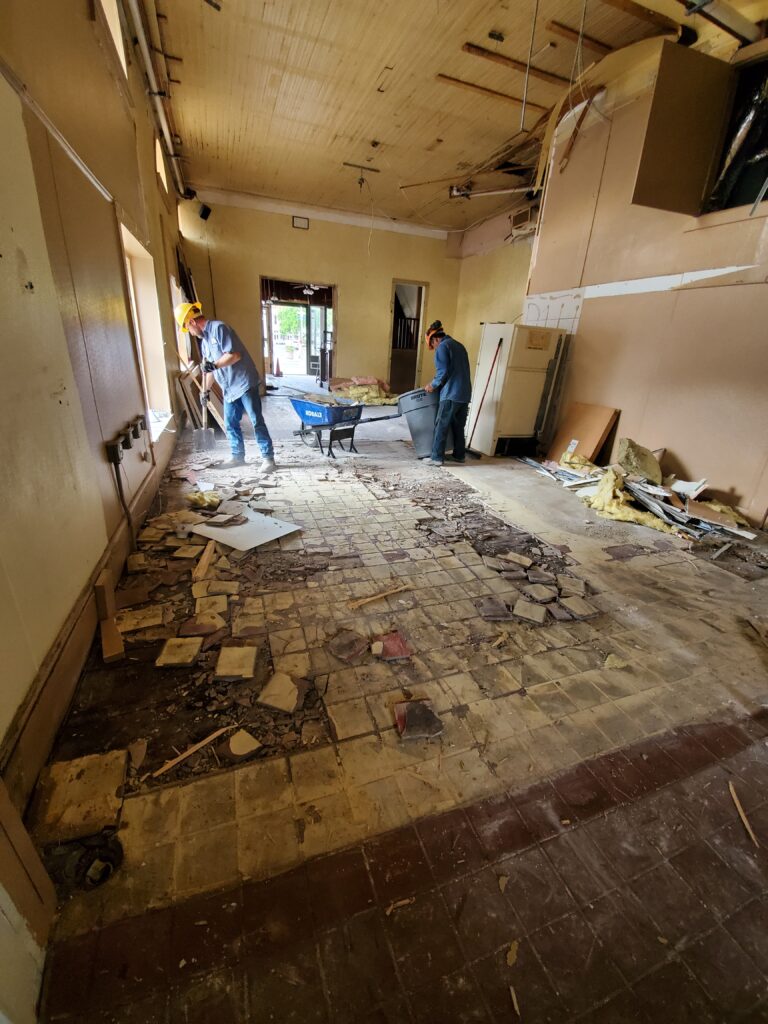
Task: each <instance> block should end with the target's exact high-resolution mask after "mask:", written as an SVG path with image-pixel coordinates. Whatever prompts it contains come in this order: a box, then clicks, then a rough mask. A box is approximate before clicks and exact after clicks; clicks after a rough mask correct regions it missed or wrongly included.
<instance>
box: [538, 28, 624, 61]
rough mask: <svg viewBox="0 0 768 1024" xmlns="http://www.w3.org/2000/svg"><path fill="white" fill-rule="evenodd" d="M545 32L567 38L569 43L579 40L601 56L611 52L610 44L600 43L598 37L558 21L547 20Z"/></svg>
mask: <svg viewBox="0 0 768 1024" xmlns="http://www.w3.org/2000/svg"><path fill="white" fill-rule="evenodd" d="M547 32H551V33H552V34H553V35H556V36H560V37H561V38H562V39H567V40H568V41H569V42H571V43H579V42H581V44H582V46H586V48H587V49H588V50H592V51H593V52H594V53H599V54H600V56H601V57H605V56H606V55H607V54H609V53H613V47H612V46H609V45H608V44H607V43H601V42H600V40H599V39H595V38H594V37H593V36H588V35H587V34H586V33H585V32H579V31H578V29H575V28H569V27H568V25H563V23H562V22H560V21H548V22H547Z"/></svg>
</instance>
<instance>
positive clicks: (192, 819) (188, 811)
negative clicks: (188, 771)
mask: <svg viewBox="0 0 768 1024" xmlns="http://www.w3.org/2000/svg"><path fill="white" fill-rule="evenodd" d="M179 802H180V809H179V832H180V834H181V835H189V834H190V833H192V832H199V831H200V830H201V829H208V828H214V827H215V826H217V825H223V824H224V823H225V822H228V821H232V820H233V819H234V817H235V779H234V775H233V774H232V772H222V773H221V774H218V775H206V776H203V777H202V778H200V779H195V781H194V782H190V783H188V784H187V785H186V786H182V787H181V791H180V794H179Z"/></svg>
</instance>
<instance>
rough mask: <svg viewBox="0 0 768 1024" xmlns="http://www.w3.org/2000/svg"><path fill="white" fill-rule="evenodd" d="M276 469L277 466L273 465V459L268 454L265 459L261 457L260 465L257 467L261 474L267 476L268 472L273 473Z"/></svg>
mask: <svg viewBox="0 0 768 1024" xmlns="http://www.w3.org/2000/svg"><path fill="white" fill-rule="evenodd" d="M276 470H277V466H276V465H275V460H274V459H273V458H272V456H270V457H269V458H267V459H263V460H262V463H261V466H260V467H259V472H260V473H261V474H262V475H263V476H268V475H269V474H270V473H274V472H275V471H276Z"/></svg>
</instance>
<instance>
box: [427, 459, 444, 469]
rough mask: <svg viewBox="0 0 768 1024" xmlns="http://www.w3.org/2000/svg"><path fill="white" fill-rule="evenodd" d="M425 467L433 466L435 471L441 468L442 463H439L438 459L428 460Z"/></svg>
mask: <svg viewBox="0 0 768 1024" xmlns="http://www.w3.org/2000/svg"><path fill="white" fill-rule="evenodd" d="M427 465H428V466H433V467H434V468H435V469H442V468H443V464H442V462H441V461H439V460H438V459H430V460H429V462H428V463H427Z"/></svg>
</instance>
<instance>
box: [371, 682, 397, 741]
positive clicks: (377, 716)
mask: <svg viewBox="0 0 768 1024" xmlns="http://www.w3.org/2000/svg"><path fill="white" fill-rule="evenodd" d="M402 700H405V695H404V694H403V691H402V690H387V692H386V693H375V694H373V695H372V696H370V697H367V698H366V701H365V702H366V704H367V705H368V711H369V713H370V714H371V716H372V717H373V720H374V722H375V723H376V728H377V729H378V730H379V732H384V731H385V730H387V729H394V727H395V704H398V703H399V702H400V701H402Z"/></svg>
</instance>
